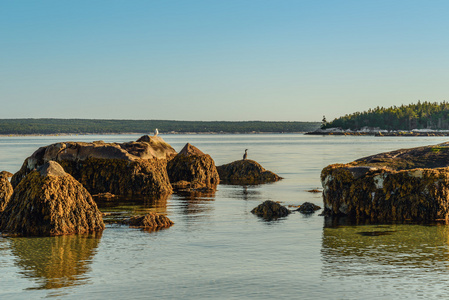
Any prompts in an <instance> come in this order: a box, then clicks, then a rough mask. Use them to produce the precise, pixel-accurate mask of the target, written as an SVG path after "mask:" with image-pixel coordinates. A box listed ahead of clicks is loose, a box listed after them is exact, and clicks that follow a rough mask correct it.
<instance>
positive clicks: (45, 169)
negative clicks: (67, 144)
mask: <svg viewBox="0 0 449 300" xmlns="http://www.w3.org/2000/svg"><path fill="white" fill-rule="evenodd" d="M103 229H104V223H103V219H102V214H101V212H100V211H99V210H98V208H97V205H96V204H95V202H94V201H93V200H92V197H91V195H90V194H89V192H88V191H87V190H86V189H85V188H84V187H83V186H82V185H81V184H80V183H79V182H78V181H76V180H75V179H74V178H73V177H72V176H71V175H69V174H67V173H66V172H64V169H63V168H62V167H61V166H60V165H59V164H58V163H56V162H53V161H50V162H47V163H45V164H44V165H43V166H41V167H39V168H38V169H37V170H34V171H32V172H31V173H29V174H28V175H27V176H26V177H25V178H24V179H23V180H22V181H21V182H20V183H19V184H18V185H17V186H16V188H15V189H14V193H13V195H12V197H11V199H10V201H9V202H8V204H7V206H6V208H5V210H4V211H3V214H2V216H1V219H0V231H1V232H2V233H4V234H10V235H24V236H53V235H64V234H74V233H87V232H94V231H101V230H103Z"/></svg>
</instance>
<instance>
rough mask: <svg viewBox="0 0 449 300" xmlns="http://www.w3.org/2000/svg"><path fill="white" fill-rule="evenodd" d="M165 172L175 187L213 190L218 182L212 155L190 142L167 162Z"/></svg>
mask: <svg viewBox="0 0 449 300" xmlns="http://www.w3.org/2000/svg"><path fill="white" fill-rule="evenodd" d="M167 173H168V177H169V178H170V182H171V183H172V185H173V187H174V188H175V189H182V190H185V189H193V190H198V189H211V190H214V189H216V187H217V185H218V183H219V182H220V179H219V176H218V172H217V168H216V167H215V162H214V160H213V159H212V157H210V155H208V154H204V153H203V152H201V151H200V150H199V149H198V148H196V147H195V146H192V145H190V144H186V145H185V146H184V148H183V149H182V150H181V151H180V152H179V153H178V155H176V156H175V157H174V158H173V159H172V160H170V161H169V162H168V163H167Z"/></svg>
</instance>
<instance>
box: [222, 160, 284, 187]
mask: <svg viewBox="0 0 449 300" xmlns="http://www.w3.org/2000/svg"><path fill="white" fill-rule="evenodd" d="M217 171H218V174H219V176H220V181H221V182H222V183H226V184H241V185H247V184H261V183H268V182H275V181H278V180H281V179H282V177H280V176H278V175H276V174H275V173H273V172H271V171H268V170H265V169H264V168H263V167H262V166H261V165H260V164H259V163H258V162H256V161H254V160H250V159H244V160H237V161H234V162H232V163H229V164H226V165H222V166H218V167H217Z"/></svg>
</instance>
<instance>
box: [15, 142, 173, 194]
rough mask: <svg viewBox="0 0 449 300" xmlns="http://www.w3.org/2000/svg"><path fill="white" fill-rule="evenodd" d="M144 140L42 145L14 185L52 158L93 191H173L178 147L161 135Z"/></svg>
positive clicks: (138, 192) (27, 160)
mask: <svg viewBox="0 0 449 300" xmlns="http://www.w3.org/2000/svg"><path fill="white" fill-rule="evenodd" d="M139 140H140V142H129V143H121V144H120V143H104V142H103V141H97V142H92V143H84V142H65V143H56V144H52V145H49V146H45V147H41V148H39V149H38V150H37V151H36V152H34V153H33V155H31V156H30V157H29V158H27V159H26V160H25V162H24V164H23V166H22V168H21V169H20V170H19V172H17V173H16V174H14V176H13V177H12V179H11V183H12V185H13V186H16V185H18V184H19V182H20V181H21V180H22V179H23V178H25V176H26V175H27V174H28V173H30V172H31V171H33V170H34V169H36V168H39V167H40V166H42V165H43V164H45V163H46V162H48V161H57V162H58V163H59V164H61V166H62V167H63V168H64V170H65V171H66V172H67V173H69V174H70V175H72V176H73V177H75V179H77V180H78V181H79V182H81V183H82V184H83V185H84V186H85V187H86V189H87V190H88V191H89V192H91V193H92V194H100V193H107V192H109V193H112V194H117V195H153V196H160V195H162V194H166V193H171V192H172V187H171V185H170V181H169V179H168V175H167V171H166V165H167V160H169V159H171V158H172V157H174V156H175V155H176V151H175V150H174V149H173V148H172V147H171V146H170V145H169V144H167V143H166V142H165V141H164V140H163V139H162V138H160V137H149V136H143V137H142V138H140V139H139Z"/></svg>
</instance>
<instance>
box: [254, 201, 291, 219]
mask: <svg viewBox="0 0 449 300" xmlns="http://www.w3.org/2000/svg"><path fill="white" fill-rule="evenodd" d="M251 212H252V213H253V214H255V215H257V216H259V217H262V218H264V219H266V220H272V219H277V218H281V217H286V216H288V215H289V214H290V210H289V209H288V208H286V207H285V206H282V205H280V204H279V203H276V202H274V201H271V200H267V201H265V202H264V203H262V204H260V205H258V206H257V207H255V208H254V209H253V210H252V211H251Z"/></svg>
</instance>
